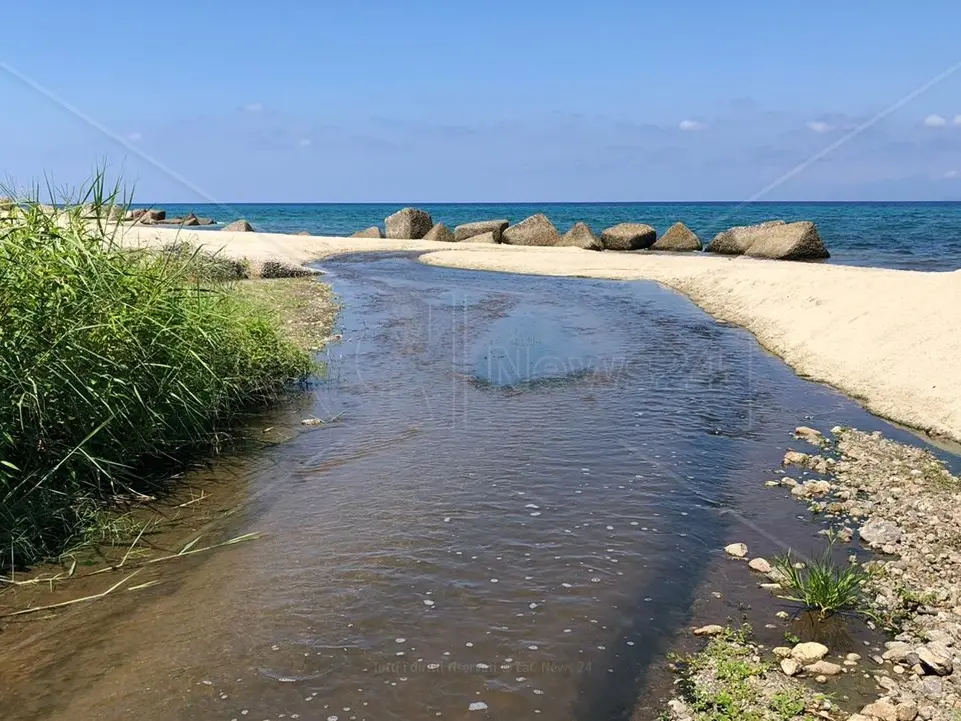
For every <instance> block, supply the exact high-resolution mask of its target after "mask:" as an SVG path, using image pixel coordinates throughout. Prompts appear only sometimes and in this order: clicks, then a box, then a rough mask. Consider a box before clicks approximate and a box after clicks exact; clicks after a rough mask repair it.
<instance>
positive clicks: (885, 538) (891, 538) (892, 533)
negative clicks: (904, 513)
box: [858, 518, 901, 548]
mask: <svg viewBox="0 0 961 721" xmlns="http://www.w3.org/2000/svg"><path fill="white" fill-rule="evenodd" d="M858 533H859V534H860V535H861V540H862V541H864V543H866V544H867V545H868V546H870V547H871V548H876V547H880V546H885V545H887V544H894V543H897V542H898V541H900V540H901V529H900V528H898V527H897V526H896V525H895V524H894V523H892V522H891V521H885V520H883V519H880V518H872V519H871V520H870V521H868V522H867V523H865V524H864V525H863V526H861V530H860V531H859V532H858Z"/></svg>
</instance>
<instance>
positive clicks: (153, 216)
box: [142, 210, 167, 222]
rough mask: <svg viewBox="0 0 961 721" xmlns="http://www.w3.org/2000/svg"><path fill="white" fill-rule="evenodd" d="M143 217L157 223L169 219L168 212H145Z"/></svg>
mask: <svg viewBox="0 0 961 721" xmlns="http://www.w3.org/2000/svg"><path fill="white" fill-rule="evenodd" d="M142 217H144V218H149V219H150V220H153V221H155V222H160V221H161V220H165V219H166V218H167V211H166V210H145V211H144V212H143V215H142Z"/></svg>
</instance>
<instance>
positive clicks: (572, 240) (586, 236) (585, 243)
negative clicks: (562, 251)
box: [557, 223, 604, 250]
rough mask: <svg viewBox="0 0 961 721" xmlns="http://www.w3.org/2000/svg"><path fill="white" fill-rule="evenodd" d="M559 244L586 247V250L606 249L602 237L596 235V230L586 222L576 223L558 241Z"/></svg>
mask: <svg viewBox="0 0 961 721" xmlns="http://www.w3.org/2000/svg"><path fill="white" fill-rule="evenodd" d="M557 245H563V246H569V247H574V248H584V250H604V244H603V243H602V242H601V240H600V238H598V237H597V236H596V235H594V231H593V230H591V229H590V228H589V227H588V226H587V225H585V224H584V223H574V226H573V227H572V228H571V229H570V230H569V231H567V232H566V233H564V236H563V237H562V238H561V239H560V240H559V241H557Z"/></svg>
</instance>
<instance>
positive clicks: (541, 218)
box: [501, 213, 561, 246]
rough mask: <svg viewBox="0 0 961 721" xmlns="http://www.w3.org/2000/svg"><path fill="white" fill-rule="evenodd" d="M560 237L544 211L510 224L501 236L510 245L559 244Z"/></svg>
mask: <svg viewBox="0 0 961 721" xmlns="http://www.w3.org/2000/svg"><path fill="white" fill-rule="evenodd" d="M560 239H561V236H560V234H559V233H558V232H557V228H555V227H554V224H553V223H552V222H551V221H550V220H549V219H548V218H547V216H546V215H544V214H543V213H538V214H537V215H532V216H531V217H529V218H526V219H524V220H522V221H521V222H520V223H518V224H517V225H512V226H510V227H509V228H507V229H506V230H505V231H504V233H503V235H502V237H501V241H502V242H503V243H507V244H508V245H538V246H551V245H557V242H558V241H559V240H560Z"/></svg>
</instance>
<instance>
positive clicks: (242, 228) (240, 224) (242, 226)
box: [221, 218, 254, 233]
mask: <svg viewBox="0 0 961 721" xmlns="http://www.w3.org/2000/svg"><path fill="white" fill-rule="evenodd" d="M221 230H233V231H237V232H243V233H252V232H254V226H252V225H251V224H250V223H248V222H247V221H246V220H244V219H243V218H241V219H240V220H235V221H234V222H233V223H227V225H225V226H224V227H223V228H221Z"/></svg>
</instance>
